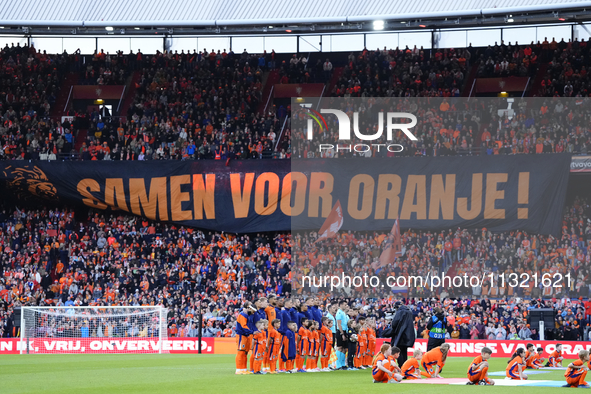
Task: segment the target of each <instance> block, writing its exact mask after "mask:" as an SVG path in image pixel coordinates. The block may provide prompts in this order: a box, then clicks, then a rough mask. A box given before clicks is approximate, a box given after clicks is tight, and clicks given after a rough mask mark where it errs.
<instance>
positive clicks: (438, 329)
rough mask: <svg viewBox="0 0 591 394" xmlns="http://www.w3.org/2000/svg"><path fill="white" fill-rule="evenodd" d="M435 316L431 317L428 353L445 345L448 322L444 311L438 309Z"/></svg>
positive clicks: (428, 325)
mask: <svg viewBox="0 0 591 394" xmlns="http://www.w3.org/2000/svg"><path fill="white" fill-rule="evenodd" d="M433 312H435V314H434V315H433V316H431V319H430V320H429V323H427V329H428V330H429V341H428V342H427V351H430V350H432V349H435V348H436V347H439V346H441V345H443V344H444V343H445V329H446V324H445V323H446V320H445V314H444V313H443V309H441V308H440V307H436V308H434V309H433Z"/></svg>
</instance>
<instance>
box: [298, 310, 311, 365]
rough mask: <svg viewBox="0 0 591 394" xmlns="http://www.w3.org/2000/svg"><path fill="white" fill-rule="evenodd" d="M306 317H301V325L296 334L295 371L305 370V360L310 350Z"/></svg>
mask: <svg viewBox="0 0 591 394" xmlns="http://www.w3.org/2000/svg"><path fill="white" fill-rule="evenodd" d="M308 327H309V323H308V319H306V318H302V325H301V327H300V329H299V330H298V332H297V334H296V352H297V353H296V358H295V364H296V369H297V372H306V369H305V364H304V362H305V360H306V357H307V356H308V353H309V351H310V330H308Z"/></svg>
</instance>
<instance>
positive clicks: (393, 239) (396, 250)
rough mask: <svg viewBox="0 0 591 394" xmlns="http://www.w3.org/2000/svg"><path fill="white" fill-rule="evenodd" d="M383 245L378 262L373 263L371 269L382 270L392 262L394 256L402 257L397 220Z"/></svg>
mask: <svg viewBox="0 0 591 394" xmlns="http://www.w3.org/2000/svg"><path fill="white" fill-rule="evenodd" d="M384 242H385V245H384V248H383V250H382V254H381V255H380V260H379V261H376V262H375V263H373V264H372V265H371V266H372V268H373V269H378V268H382V267H384V266H386V265H388V264H390V263H392V262H393V261H394V260H396V256H400V255H402V242H401V240H400V222H399V221H398V219H396V221H395V222H394V226H392V230H391V231H390V234H388V238H386V240H385V241H384Z"/></svg>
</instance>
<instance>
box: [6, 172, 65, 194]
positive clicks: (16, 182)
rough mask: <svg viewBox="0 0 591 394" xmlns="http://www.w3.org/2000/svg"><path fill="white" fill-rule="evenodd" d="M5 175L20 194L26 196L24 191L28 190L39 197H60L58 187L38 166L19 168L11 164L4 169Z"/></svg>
mask: <svg viewBox="0 0 591 394" xmlns="http://www.w3.org/2000/svg"><path fill="white" fill-rule="evenodd" d="M4 176H5V177H6V178H8V179H9V181H8V185H9V186H10V187H11V188H14V189H16V190H18V192H19V196H22V197H26V194H25V193H22V192H24V191H25V190H28V191H29V193H31V194H33V195H35V196H37V197H41V198H45V199H50V200H57V199H58V196H57V189H56V188H55V186H53V184H52V183H51V182H50V181H49V179H47V176H46V175H45V173H44V172H43V171H41V169H40V168H39V167H37V166H31V167H29V166H23V167H17V168H14V167H12V166H9V167H7V168H6V169H5V170H4Z"/></svg>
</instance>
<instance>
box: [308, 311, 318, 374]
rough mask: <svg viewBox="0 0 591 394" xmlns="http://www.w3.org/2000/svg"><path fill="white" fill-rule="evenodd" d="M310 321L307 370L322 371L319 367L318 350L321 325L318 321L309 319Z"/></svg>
mask: <svg viewBox="0 0 591 394" xmlns="http://www.w3.org/2000/svg"><path fill="white" fill-rule="evenodd" d="M309 322H310V353H309V354H308V359H307V360H306V371H308V372H320V370H319V369H318V350H319V349H320V333H319V332H318V328H319V327H320V325H319V324H318V322H317V321H314V320H309Z"/></svg>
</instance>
